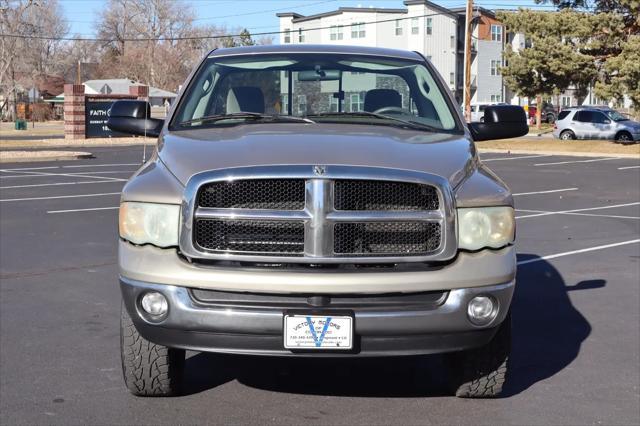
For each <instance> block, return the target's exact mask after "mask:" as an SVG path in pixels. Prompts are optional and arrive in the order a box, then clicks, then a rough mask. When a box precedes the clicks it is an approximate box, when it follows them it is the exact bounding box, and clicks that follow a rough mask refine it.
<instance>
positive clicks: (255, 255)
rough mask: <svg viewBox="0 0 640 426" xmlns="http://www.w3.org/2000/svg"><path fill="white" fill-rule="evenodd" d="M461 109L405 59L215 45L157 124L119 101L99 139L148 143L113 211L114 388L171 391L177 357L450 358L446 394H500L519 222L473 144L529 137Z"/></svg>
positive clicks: (518, 120)
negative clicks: (123, 137)
mask: <svg viewBox="0 0 640 426" xmlns="http://www.w3.org/2000/svg"><path fill="white" fill-rule="evenodd" d="M459 109H460V108H459V107H458V106H457V105H456V104H455V102H454V100H453V98H452V96H451V93H450V91H449V89H447V87H446V85H445V83H444V82H443V80H442V78H441V77H440V75H439V74H438V72H437V71H436V70H435V69H434V67H433V66H432V65H431V64H430V63H429V62H428V61H427V60H426V59H425V58H424V57H423V56H421V55H420V54H419V53H415V52H406V51H396V50H386V49H375V48H364V47H349V46H324V45H323V46H313V45H295V46H253V47H246V48H230V49H220V50H215V51H212V52H211V53H209V54H208V55H206V57H205V58H204V59H203V60H202V61H201V63H200V64H199V65H198V66H197V67H196V69H195V70H194V71H193V73H192V74H191V76H190V77H189V78H188V80H187V83H186V85H185V86H184V90H182V92H181V93H180V95H179V97H178V99H177V100H176V102H175V104H174V105H173V107H172V109H171V111H170V112H169V114H168V117H167V118H166V120H158V119H153V118H150V113H149V110H150V108H149V106H148V104H147V103H146V102H144V101H118V102H115V103H114V104H113V105H112V107H111V110H110V117H109V120H108V126H109V127H110V128H111V129H113V130H117V131H121V132H128V133H130V134H135V135H147V136H152V137H158V144H157V150H156V152H155V153H154V155H153V157H152V158H151V159H150V161H148V162H147V163H146V164H144V165H143V166H142V167H141V168H140V170H138V171H137V172H136V173H135V175H134V176H133V177H132V178H131V179H130V180H129V182H128V183H127V184H126V186H125V187H124V189H123V192H122V199H121V204H120V217H119V234H120V239H119V255H118V262H119V268H120V277H119V280H120V288H121V290H122V298H123V308H122V324H121V350H122V366H123V370H124V379H125V382H126V385H127V387H128V388H129V390H130V391H131V392H132V393H134V394H136V395H148V396H165V395H175V394H177V393H179V392H180V383H181V377H182V373H183V370H184V364H185V363H184V361H185V350H195V351H209V352H218V353H229V354H249V355H261V356H284V357H345V358H346V357H371V356H375V357H383V356H384V357H389V362H390V363H391V362H394V359H396V360H397V359H398V358H393V356H404V355H422V354H433V353H446V355H445V356H446V361H447V362H446V363H447V365H448V366H449V367H450V369H451V374H450V378H451V385H452V391H453V392H454V393H455V394H456V395H458V396H461V397H491V396H495V395H497V394H498V393H499V392H500V391H501V389H502V385H503V382H504V380H505V377H506V373H507V369H508V359H509V352H510V338H511V320H510V318H511V316H510V303H511V298H512V295H513V291H514V286H515V275H516V255H515V249H514V246H513V243H514V236H515V220H514V210H513V199H512V196H511V193H510V191H509V189H508V188H507V187H506V185H505V184H504V183H503V182H502V181H501V180H500V179H499V178H498V177H496V175H495V174H493V173H492V172H491V171H490V170H489V169H488V168H487V167H486V166H484V165H483V164H482V163H481V162H480V160H479V158H478V155H477V152H476V148H475V145H474V142H473V141H474V140H476V141H477V140H485V139H499V138H507V137H515V136H520V135H522V134H524V133H526V132H527V130H528V129H527V124H526V117H525V113H524V110H523V109H522V108H520V107H515V106H510V105H496V106H489V107H487V108H486V110H485V114H484V120H483V122H482V123H472V124H469V125H467V124H465V123H464V121H463V120H462V118H461V115H460V113H459ZM218 368H223V367H218Z"/></svg>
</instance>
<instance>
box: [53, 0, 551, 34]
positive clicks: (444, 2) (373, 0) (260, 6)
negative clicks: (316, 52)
mask: <svg viewBox="0 0 640 426" xmlns="http://www.w3.org/2000/svg"><path fill="white" fill-rule="evenodd" d="M58 1H59V2H60V4H61V5H62V8H63V10H64V14H65V18H66V19H67V22H68V23H69V26H70V29H71V30H70V32H69V35H80V36H82V37H93V36H95V32H94V28H95V21H96V18H97V16H98V14H99V13H100V11H101V10H102V8H103V7H104V6H105V4H106V1H105V0H58ZM171 1H176V2H180V3H184V4H188V5H190V6H191V7H192V8H193V9H194V11H195V15H196V17H197V19H198V20H197V22H199V23H208V24H216V25H219V26H226V27H227V28H229V29H234V28H238V27H243V28H247V29H248V30H249V31H250V32H261V31H278V30H279V27H278V19H277V18H276V13H278V12H296V13H299V14H301V15H312V14H315V13H322V12H328V11H331V10H336V9H337V8H339V7H369V6H372V7H385V8H405V6H404V4H403V2H402V0H191V1H190V0H171ZM433 1H434V3H436V4H439V5H440V6H444V7H449V8H451V7H462V6H464V5H465V3H466V2H465V0H433ZM474 3H475V5H479V6H482V7H485V8H487V9H512V8H517V7H519V6H522V7H534V8H536V9H553V8H552V7H550V6H542V5H536V3H535V2H534V0H476V1H475V2H474Z"/></svg>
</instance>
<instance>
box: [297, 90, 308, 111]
mask: <svg viewBox="0 0 640 426" xmlns="http://www.w3.org/2000/svg"><path fill="white" fill-rule="evenodd" d="M298 114H300V115H306V114H307V95H298Z"/></svg>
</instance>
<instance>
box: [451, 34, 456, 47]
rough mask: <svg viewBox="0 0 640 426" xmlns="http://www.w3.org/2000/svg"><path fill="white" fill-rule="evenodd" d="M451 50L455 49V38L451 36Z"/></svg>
mask: <svg viewBox="0 0 640 426" xmlns="http://www.w3.org/2000/svg"><path fill="white" fill-rule="evenodd" d="M450 39H451V48H452V49H455V48H456V36H451V38H450Z"/></svg>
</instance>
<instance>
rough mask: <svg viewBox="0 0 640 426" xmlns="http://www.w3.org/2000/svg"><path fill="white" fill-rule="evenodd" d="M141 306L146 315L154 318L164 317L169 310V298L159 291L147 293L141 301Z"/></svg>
mask: <svg viewBox="0 0 640 426" xmlns="http://www.w3.org/2000/svg"><path fill="white" fill-rule="evenodd" d="M140 305H141V306H142V309H144V311H145V312H146V313H148V314H149V315H153V316H161V315H164V314H166V313H167V310H168V308H169V303H168V302H167V298H166V297H164V296H163V295H162V294H160V293H158V292H157V291H150V292H148V293H145V295H144V296H142V300H140Z"/></svg>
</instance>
